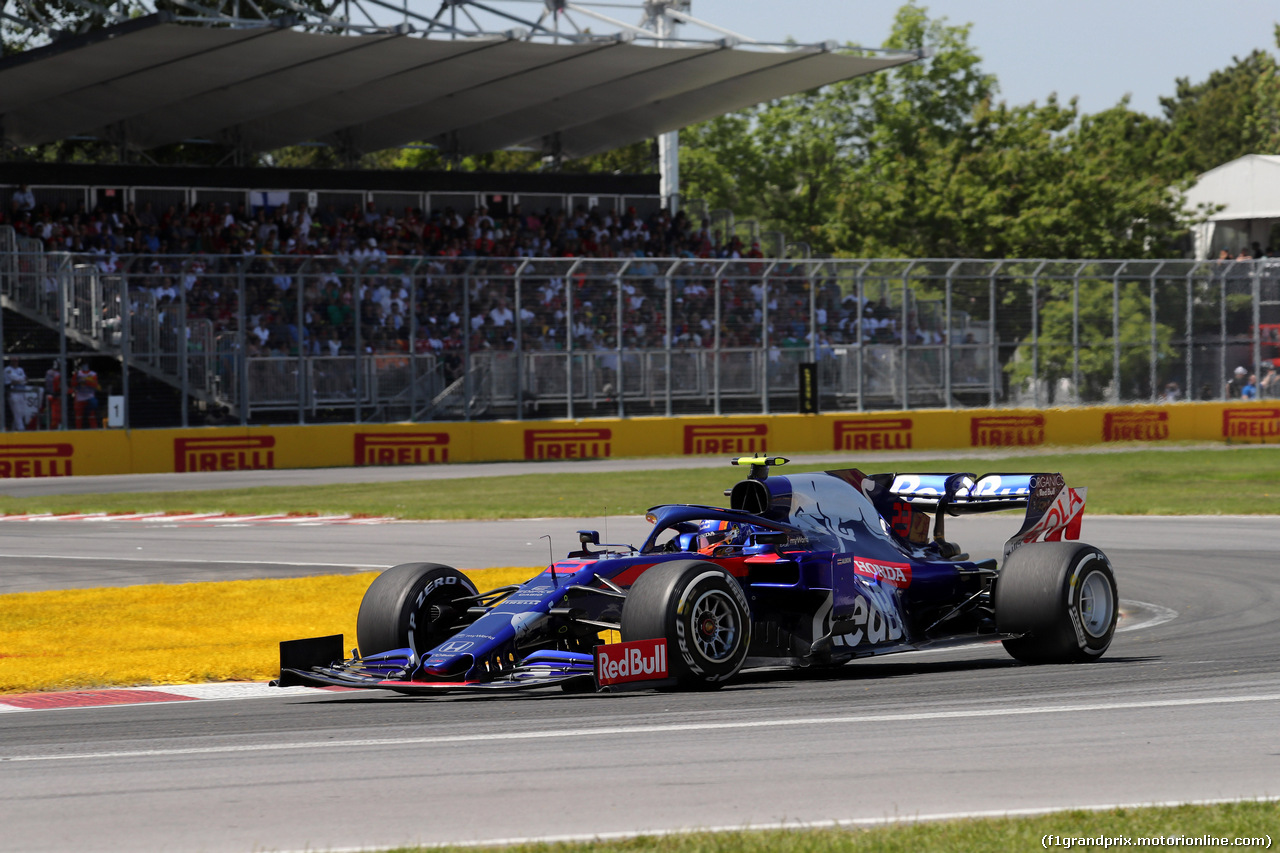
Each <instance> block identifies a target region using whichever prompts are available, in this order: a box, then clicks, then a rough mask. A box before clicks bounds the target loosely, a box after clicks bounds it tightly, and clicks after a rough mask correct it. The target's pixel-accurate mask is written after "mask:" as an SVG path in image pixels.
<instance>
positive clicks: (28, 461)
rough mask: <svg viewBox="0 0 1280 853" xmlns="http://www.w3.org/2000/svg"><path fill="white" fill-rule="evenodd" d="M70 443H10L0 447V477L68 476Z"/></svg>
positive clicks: (72, 447) (73, 452) (72, 453)
mask: <svg viewBox="0 0 1280 853" xmlns="http://www.w3.org/2000/svg"><path fill="white" fill-rule="evenodd" d="M75 452H76V449H75V447H74V446H73V445H71V444H63V443H58V444H11V445H9V446H8V447H4V448H0V478H3V479H25V478H27V477H70V476H71V458H72V457H73V456H75Z"/></svg>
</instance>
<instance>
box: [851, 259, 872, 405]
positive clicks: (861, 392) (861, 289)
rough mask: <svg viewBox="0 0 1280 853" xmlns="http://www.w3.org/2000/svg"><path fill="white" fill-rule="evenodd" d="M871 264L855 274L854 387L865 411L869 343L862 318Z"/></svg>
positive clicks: (867, 264) (862, 267)
mask: <svg viewBox="0 0 1280 853" xmlns="http://www.w3.org/2000/svg"><path fill="white" fill-rule="evenodd" d="M870 266H871V261H863V262H862V265H861V266H859V267H858V271H857V272H856V273H855V274H854V288H855V290H856V291H857V294H858V297H857V299H858V335H857V341H858V354H857V358H856V361H857V365H858V378H857V381H856V382H855V383H854V387H855V388H856V389H857V391H858V411H859V412H865V411H866V410H867V404H866V400H865V391H866V387H865V384H864V382H863V377H864V374H865V373H866V353H865V352H864V350H865V348H866V345H867V339H866V335H865V334H864V327H863V325H862V318H863V317H864V316H866V310H867V281H866V277H865V274H866V272H867V268H868V267H870Z"/></svg>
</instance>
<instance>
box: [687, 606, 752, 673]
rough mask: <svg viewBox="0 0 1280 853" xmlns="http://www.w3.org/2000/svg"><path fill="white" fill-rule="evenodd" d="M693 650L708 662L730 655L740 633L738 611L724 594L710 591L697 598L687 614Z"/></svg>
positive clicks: (726, 657)
mask: <svg viewBox="0 0 1280 853" xmlns="http://www.w3.org/2000/svg"><path fill="white" fill-rule="evenodd" d="M689 621H690V624H691V625H692V626H693V642H694V647H695V648H696V649H697V650H698V653H699V654H701V655H702V656H703V657H704V658H706V659H707V660H710V661H717V662H719V661H724V660H728V659H729V658H730V657H732V656H733V653H734V651H735V650H736V648H737V645H738V636H739V633H740V631H741V626H740V625H739V617H738V608H737V607H736V606H735V605H734V603H733V599H732V598H730V597H729V595H728V594H727V593H725V592H722V591H721V590H718V589H713V590H711V591H709V592H704V593H703V594H702V595H700V596H698V599H697V601H695V602H694V603H693V610H692V611H691V613H690V620H689Z"/></svg>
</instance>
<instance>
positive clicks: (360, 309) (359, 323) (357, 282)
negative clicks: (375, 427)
mask: <svg viewBox="0 0 1280 853" xmlns="http://www.w3.org/2000/svg"><path fill="white" fill-rule="evenodd" d="M355 265H356V271H355V273H354V274H353V275H352V277H351V305H352V307H353V308H354V318H353V319H354V320H355V324H356V347H355V349H356V351H355V361H354V362H353V366H354V369H355V372H356V376H355V379H356V410H355V418H356V423H361V422H362V421H363V418H364V409H363V406H364V401H363V399H362V398H363V397H364V294H363V293H361V291H362V290H364V272H363V270H361V269H360V261H359V260H356V261H355ZM463 341H464V342H465V341H466V338H465V336H464V337H463Z"/></svg>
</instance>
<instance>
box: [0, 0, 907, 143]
mask: <svg viewBox="0 0 1280 853" xmlns="http://www.w3.org/2000/svg"><path fill="white" fill-rule="evenodd" d="M288 23H289V22H287V21H286V22H282V23H281V24H272V23H271V22H262V23H261V24H259V25H256V26H235V27H226V26H222V27H207V26H187V25H182V24H177V23H172V22H171V20H170V18H169V16H168V15H166V14H163V13H161V14H155V15H149V16H147V17H145V18H140V19H137V20H134V21H130V22H128V23H125V24H121V25H118V26H115V27H110V28H108V29H105V30H99V31H96V32H94V33H91V34H89V35H88V36H79V37H72V38H67V39H63V40H61V41H57V42H54V43H53V44H51V45H49V46H48V47H44V48H39V49H37V50H33V51H29V52H27V53H23V54H18V55H16V56H11V57H8V58H6V59H4V60H0V116H2V121H3V135H4V136H5V137H6V138H7V139H8V140H9V141H10V142H12V143H16V144H18V145H34V144H40V143H46V142H53V141H56V140H59V139H64V138H66V137H68V136H74V135H80V134H85V135H93V136H99V137H102V138H106V139H110V140H113V141H115V142H118V143H120V144H123V145H127V146H128V147H130V148H134V149H140V150H145V149H149V148H154V147H157V146H161V145H166V144H170V143H175V142H181V141H182V140H185V139H191V138H208V139H215V140H217V141H220V142H222V143H225V144H229V145H232V146H234V147H237V148H240V149H242V150H248V151H265V150H271V149H274V148H278V147H280V146H283V145H290V144H294V143H300V142H307V141H312V140H315V141H322V142H328V143H331V144H334V145H336V146H339V147H342V148H344V149H347V150H352V151H358V152H367V151H377V150H381V149H384V148H390V147H393V146H397V145H402V144H406V143H410V142H418V141H425V142H431V143H434V144H436V145H437V146H438V147H440V148H441V149H443V150H445V151H447V152H449V153H456V154H470V153H480V152H485V151H492V150H496V149H499V148H504V147H508V146H512V145H527V146H530V147H533V148H537V149H541V150H544V151H546V152H548V153H554V154H560V155H563V156H566V157H581V156H585V155H588V154H593V153H596V152H600V151H606V150H609V149H612V148H617V147H619V146H621V145H625V144H627V143H630V142H634V141H636V140H639V139H645V138H649V137H653V136H656V135H658V134H660V133H664V132H666V131H670V130H675V129H677V128H680V127H683V126H685V125H688V124H691V123H694V122H698V121H704V120H706V119H709V118H713V117H715V116H718V115H723V114H724V113H728V112H732V111H734V110H738V109H742V108H744V107H747V106H751V105H752V104H756V103H760V102H762V101H767V100H770V99H773V98H777V97H780V96H783V95H787V94H791V93H794V92H800V91H804V90H807V89H812V88H816V87H818V86H822V85H826V84H828V83H834V82H837V81H840V80H846V79H849V78H852V77H857V76H859V75H862V74H867V73H870V72H873V71H878V70H881V69H884V68H889V67H892V66H895V65H901V64H903V63H906V62H910V61H912V60H913V59H915V58H916V56H915V55H914V54H909V53H900V54H877V55H866V54H865V53H864V54H862V55H853V54H850V53H840V52H836V51H833V50H830V49H828V48H827V47H817V46H802V47H796V48H794V49H788V50H781V51H780V50H777V49H773V50H759V49H754V48H748V47H740V46H736V45H735V44H734V42H733V41H732V40H726V41H722V42H705V41H704V42H689V41H680V42H678V43H677V44H678V46H662V47H659V46H648V45H642V44H638V43H636V42H634V41H632V40H629V39H627V38H625V37H607V38H594V39H590V40H579V41H578V42H576V43H568V44H565V43H561V44H547V43H542V42H534V41H530V40H523V39H521V38H519V37H518V36H517V35H515V34H510V35H501V34H497V35H484V36H479V37H473V38H461V39H441V38H425V37H422V36H421V35H420V34H419V35H415V34H413V33H412V32H411V31H409V30H408V28H399V31H397V30H396V29H382V30H378V31H375V32H367V33H363V34H358V35H353V34H344V35H336V34H325V33H315V32H303V31H299V30H297V29H291V28H290V27H289V26H288V25H287V24H288Z"/></svg>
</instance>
